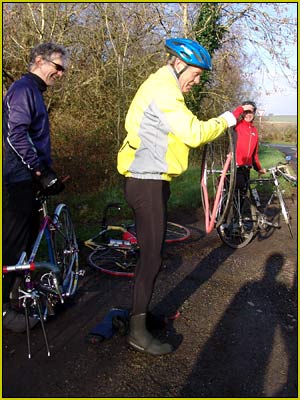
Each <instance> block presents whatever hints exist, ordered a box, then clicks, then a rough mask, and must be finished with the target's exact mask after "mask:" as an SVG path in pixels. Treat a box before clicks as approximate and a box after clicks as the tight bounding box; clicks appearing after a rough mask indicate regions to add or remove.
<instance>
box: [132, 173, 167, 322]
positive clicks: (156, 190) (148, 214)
mask: <svg viewBox="0 0 300 400" xmlns="http://www.w3.org/2000/svg"><path fill="white" fill-rule="evenodd" d="M125 197H126V200H127V202H128V204H129V205H130V207H131V208H132V209H133V211H134V217H135V224H136V233H137V239H138V244H139V248H140V257H139V260H138V263H137V267H136V271H135V285H134V293H133V309H132V314H134V315H135V314H142V313H146V312H147V310H148V306H149V303H150V301H151V297H152V293H153V289H154V284H155V281H156V278H157V275H158V273H159V269H160V266H161V263H162V249H163V243H164V235H165V229H166V222H167V203H168V199H169V197H170V185H169V182H167V181H161V180H153V179H135V178H126V183H125Z"/></svg>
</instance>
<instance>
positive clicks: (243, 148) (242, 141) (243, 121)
mask: <svg viewBox="0 0 300 400" xmlns="http://www.w3.org/2000/svg"><path fill="white" fill-rule="evenodd" d="M256 109H257V107H256V104H255V103H254V102H253V101H244V102H243V103H242V106H240V107H237V108H236V109H235V110H234V112H233V114H234V116H235V117H236V118H237V120H238V122H237V124H236V127H235V130H236V133H237V142H236V164H237V176H236V187H237V188H238V189H243V188H244V187H245V184H246V183H247V181H248V180H249V178H250V170H251V168H254V169H255V170H256V171H257V172H258V173H259V174H265V173H266V170H265V169H264V168H262V166H261V164H260V161H259V157H258V131H257V129H256V127H255V126H254V125H253V120H254V118H255V113H256Z"/></svg>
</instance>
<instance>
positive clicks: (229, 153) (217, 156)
mask: <svg viewBox="0 0 300 400" xmlns="http://www.w3.org/2000/svg"><path fill="white" fill-rule="evenodd" d="M235 141H236V133H235V130H234V129H229V130H228V131H227V132H226V133H225V134H223V135H221V136H219V137H218V138H217V139H215V140H214V141H213V142H211V143H208V144H206V145H205V146H204V150H203V155H202V163H201V186H200V188H201V198H202V205H203V209H204V213H205V217H206V221H207V220H210V222H211V224H213V225H214V227H216V228H217V227H219V226H220V225H221V224H222V222H223V220H224V218H225V217H226V214H227V212H228V210H229V208H230V204H231V200H232V196H233V192H234V187H235V177H236V163H235ZM228 158H229V159H228ZM226 164H227V166H228V168H227V170H226V171H225V169H226V168H225V165H226ZM222 173H223V174H225V173H226V177H225V179H224V182H223V184H222V183H221V175H222ZM218 191H219V196H220V198H219V199H218V198H216V197H217V194H218ZM224 191H225V192H226V196H225V197H224ZM222 196H223V203H222V208H220V202H221V197H222ZM224 199H225V200H226V201H224ZM213 214H214V215H213ZM206 225H207V224H206ZM206 228H207V231H208V232H209V231H211V230H212V229H208V227H207V226H206Z"/></svg>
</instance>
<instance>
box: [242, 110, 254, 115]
mask: <svg viewBox="0 0 300 400" xmlns="http://www.w3.org/2000/svg"><path fill="white" fill-rule="evenodd" d="M244 114H254V111H250V110H245V111H244Z"/></svg>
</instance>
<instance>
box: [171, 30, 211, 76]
mask: <svg viewBox="0 0 300 400" xmlns="http://www.w3.org/2000/svg"><path fill="white" fill-rule="evenodd" d="M165 46H166V49H167V51H168V53H170V54H172V55H174V56H176V57H178V58H180V59H181V60H182V61H184V62H185V63H187V64H188V65H192V66H194V67H199V68H202V69H207V70H209V71H211V70H212V66H211V58H210V55H209V52H208V51H207V50H206V49H205V48H204V47H203V46H201V44H199V43H198V42H196V41H195V40H191V39H184V38H175V39H167V40H166V45H165Z"/></svg>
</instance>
